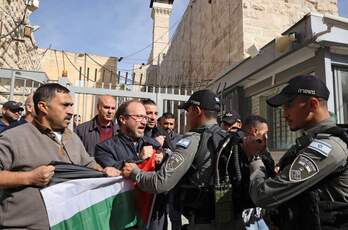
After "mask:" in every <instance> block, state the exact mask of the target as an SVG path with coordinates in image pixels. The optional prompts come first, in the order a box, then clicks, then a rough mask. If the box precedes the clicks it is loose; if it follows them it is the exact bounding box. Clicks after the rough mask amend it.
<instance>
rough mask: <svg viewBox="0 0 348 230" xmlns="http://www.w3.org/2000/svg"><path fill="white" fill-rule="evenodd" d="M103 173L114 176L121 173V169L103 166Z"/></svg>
mask: <svg viewBox="0 0 348 230" xmlns="http://www.w3.org/2000/svg"><path fill="white" fill-rule="evenodd" d="M103 173H105V174H106V175H107V176H108V177H116V176H120V175H121V171H120V170H118V169H117V168H114V167H105V168H104V169H103Z"/></svg>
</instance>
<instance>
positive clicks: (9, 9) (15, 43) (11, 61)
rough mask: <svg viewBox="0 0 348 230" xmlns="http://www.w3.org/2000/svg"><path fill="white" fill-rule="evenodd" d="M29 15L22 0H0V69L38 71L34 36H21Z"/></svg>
mask: <svg viewBox="0 0 348 230" xmlns="http://www.w3.org/2000/svg"><path fill="white" fill-rule="evenodd" d="M31 13H32V11H30V10H29V9H28V8H27V7H26V4H25V1H23V0H0V68H13V69H24V70H40V54H39V53H38V51H37V47H36V41H35V38H34V35H33V34H32V35H31V37H25V36H23V34H22V27H23V26H24V25H30V21H29V16H30V14H31ZM23 18H24V20H23ZM12 31H13V32H12Z"/></svg>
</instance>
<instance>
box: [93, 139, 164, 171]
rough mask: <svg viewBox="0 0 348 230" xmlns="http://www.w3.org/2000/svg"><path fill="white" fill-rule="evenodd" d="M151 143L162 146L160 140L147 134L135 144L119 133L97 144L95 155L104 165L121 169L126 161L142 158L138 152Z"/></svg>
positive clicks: (156, 147)
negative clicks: (157, 140)
mask: <svg viewBox="0 0 348 230" xmlns="http://www.w3.org/2000/svg"><path fill="white" fill-rule="evenodd" d="M149 145H151V146H152V147H153V148H154V149H158V148H160V147H161V146H160V145H159V143H158V142H156V141H155V140H154V139H152V138H149V137H147V136H144V137H143V138H139V140H138V142H137V143H136V144H134V142H133V141H132V140H131V139H130V138H129V137H126V136H124V135H123V134H121V133H118V134H117V135H115V136H113V137H112V138H111V139H109V140H106V141H104V142H102V143H100V144H97V145H96V148H95V155H94V157H95V160H96V161H97V162H98V163H99V164H100V165H101V166H102V167H109V166H113V167H115V168H118V169H121V167H122V164H123V162H124V161H129V160H130V161H138V160H140V158H139V157H138V153H140V151H141V149H142V148H143V147H144V146H149Z"/></svg>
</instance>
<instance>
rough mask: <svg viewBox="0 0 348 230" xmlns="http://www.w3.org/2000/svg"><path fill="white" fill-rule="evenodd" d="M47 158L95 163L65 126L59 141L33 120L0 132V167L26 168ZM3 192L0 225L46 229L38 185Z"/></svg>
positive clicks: (43, 162) (43, 161)
mask: <svg viewBox="0 0 348 230" xmlns="http://www.w3.org/2000/svg"><path fill="white" fill-rule="evenodd" d="M51 161H62V162H69V163H74V164H78V165H84V166H88V167H91V168H94V167H95V166H96V162H95V161H94V159H93V158H92V157H90V156H89V155H88V154H87V153H86V150H85V148H84V147H83V144H82V143H81V141H80V139H79V137H78V136H77V135H76V134H75V133H73V132H72V131H70V130H69V129H66V130H65V131H64V133H63V138H62V143H59V142H58V141H57V140H56V139H55V135H54V134H53V133H52V131H51V130H49V129H47V128H44V127H42V126H40V125H39V124H37V123H35V124H34V123H27V124H24V125H21V126H18V127H16V128H13V129H10V130H8V131H6V132H4V133H2V134H0V170H7V171H30V170H32V169H34V168H36V167H38V166H41V165H47V164H49V163H50V162H51ZM3 192H4V194H3V197H1V200H0V229H10V228H11V229H12V228H15V229H38V230H39V229H40V230H41V229H42V230H47V229H49V225H48V218H47V213H46V209H45V207H44V203H43V201H42V198H41V195H40V191H39V188H35V187H30V186H29V187H17V188H12V189H4V190H3Z"/></svg>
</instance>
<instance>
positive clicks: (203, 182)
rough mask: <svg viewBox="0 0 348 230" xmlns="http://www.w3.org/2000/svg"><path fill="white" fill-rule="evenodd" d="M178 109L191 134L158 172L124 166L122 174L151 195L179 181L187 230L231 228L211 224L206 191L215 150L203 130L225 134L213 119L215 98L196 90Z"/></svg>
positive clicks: (210, 194) (210, 197)
mask: <svg viewBox="0 0 348 230" xmlns="http://www.w3.org/2000/svg"><path fill="white" fill-rule="evenodd" d="M181 108H182V109H185V110H186V112H187V113H186V116H187V121H188V124H189V126H190V128H191V131H190V132H188V133H186V134H185V135H184V136H183V138H182V139H181V140H180V141H179V142H178V143H177V146H176V149H175V151H174V152H173V154H172V155H171V156H170V158H169V159H168V160H167V161H165V162H164V164H163V165H162V167H161V169H160V170H159V171H157V172H144V171H141V170H140V169H139V168H138V167H137V166H136V165H135V164H131V163H126V164H125V167H123V170H122V173H123V175H124V176H125V177H129V178H131V179H133V180H134V181H136V182H137V183H138V185H139V186H140V188H141V189H142V190H144V191H148V192H153V193H162V192H167V191H169V190H171V189H172V188H173V187H174V186H175V185H177V184H178V183H179V181H180V183H179V186H180V187H181V188H182V191H183V192H182V195H183V196H185V197H186V198H184V202H183V204H182V205H184V207H183V211H184V215H186V216H187V217H188V218H189V221H190V224H189V229H203V230H204V229H228V228H230V229H232V228H233V227H234V226H232V225H231V224H230V225H227V226H224V227H222V228H217V226H216V225H215V224H214V215H215V213H214V193H213V192H212V191H211V190H209V187H210V186H211V185H212V183H213V178H214V177H213V173H214V172H213V171H214V170H213V169H214V164H213V162H214V160H213V158H214V154H215V152H214V151H215V150H216V149H214V148H215V147H213V148H211V147H210V145H215V144H216V143H215V141H212V142H210V141H209V146H207V145H208V143H207V142H208V140H209V138H206V135H207V130H209V133H211V134H212V136H211V137H216V136H218V135H221V139H223V136H224V135H225V134H226V132H225V131H223V130H222V129H221V128H220V127H219V126H218V124H217V120H216V117H217V113H218V111H219V108H220V102H219V99H218V97H217V96H216V95H215V94H214V93H213V92H211V91H209V90H200V91H197V92H195V93H193V94H192V95H191V97H190V98H189V100H188V101H187V102H186V103H184V104H183V105H182V106H181ZM213 139H214V138H213ZM217 139H219V138H217ZM216 142H218V141H216ZM202 149H203V151H201V150H202ZM186 195H188V196H189V198H187V196H186Z"/></svg>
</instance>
